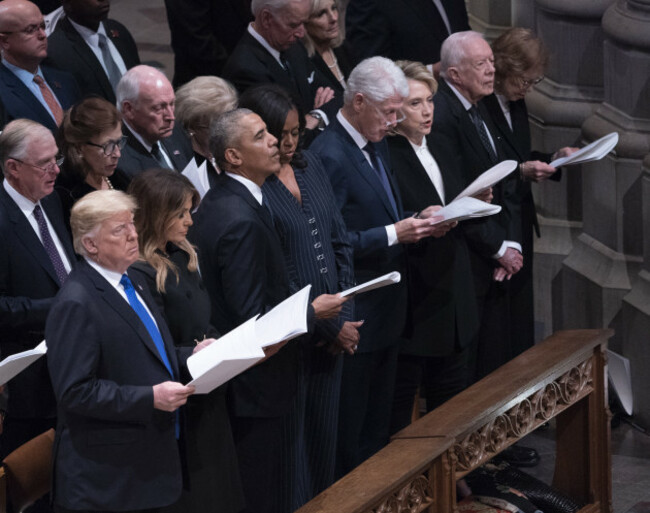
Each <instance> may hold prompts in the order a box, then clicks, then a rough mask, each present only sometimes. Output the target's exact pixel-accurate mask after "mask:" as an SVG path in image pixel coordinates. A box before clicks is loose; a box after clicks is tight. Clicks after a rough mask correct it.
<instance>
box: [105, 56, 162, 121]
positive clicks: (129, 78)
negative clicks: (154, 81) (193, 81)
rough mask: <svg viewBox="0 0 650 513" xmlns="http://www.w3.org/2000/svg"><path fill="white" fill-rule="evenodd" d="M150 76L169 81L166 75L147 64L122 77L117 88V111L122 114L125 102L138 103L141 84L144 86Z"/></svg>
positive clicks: (134, 68)
mask: <svg viewBox="0 0 650 513" xmlns="http://www.w3.org/2000/svg"><path fill="white" fill-rule="evenodd" d="M148 76H149V77H151V76H161V77H163V78H164V79H165V80H167V77H166V76H165V74H164V73H162V72H161V71H160V70H158V69H156V68H154V67H152V66H147V65H145V64H140V65H139V66H134V67H133V68H131V69H130V70H128V71H127V72H126V73H124V75H122V78H121V79H120V81H119V83H118V84H117V87H116V88H115V97H116V102H115V103H116V104H117V110H119V111H120V112H122V104H123V103H124V102H131V103H138V97H139V96H140V84H142V82H144V81H145V80H146V79H147V77H148Z"/></svg>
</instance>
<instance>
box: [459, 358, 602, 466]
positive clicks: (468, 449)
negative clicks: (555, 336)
mask: <svg viewBox="0 0 650 513" xmlns="http://www.w3.org/2000/svg"><path fill="white" fill-rule="evenodd" d="M592 360H593V357H592V358H589V359H588V360H586V361H584V362H583V363H581V364H580V365H577V366H576V367H573V368H571V369H570V370H569V371H567V372H565V373H564V374H562V375H561V376H560V377H558V378H557V379H556V380H554V381H552V382H550V383H548V384H547V385H546V386H545V387H544V388H542V389H540V390H538V391H537V392H535V393H534V394H532V395H530V396H528V397H526V398H525V399H523V400H522V401H520V402H519V403H518V404H516V405H515V406H513V407H512V408H510V409H509V410H508V411H507V412H505V413H503V414H502V415H499V416H498V417H496V418H494V419H492V420H491V421H489V422H488V423H487V424H485V425H484V426H482V427H480V428H478V429H477V430H475V431H473V432H472V433H469V434H468V435H466V436H464V437H463V438H462V439H461V440H458V441H457V443H456V445H455V446H454V452H455V453H456V457H457V458H458V462H457V466H456V470H457V472H458V473H459V474H461V475H465V474H467V473H468V472H470V471H472V470H474V469H475V468H477V467H478V466H480V465H482V464H483V463H485V462H486V461H488V460H489V459H490V458H492V457H493V456H494V455H496V454H497V453H499V452H500V451H502V450H503V449H505V448H506V447H508V446H509V445H512V444H513V443H515V442H516V441H517V440H519V439H520V438H522V437H524V436H525V435H526V434H528V433H530V432H531V431H533V430H534V429H535V428H537V427H538V426H539V425H540V424H543V423H545V422H547V421H548V420H549V419H551V418H553V417H555V416H556V415H557V414H558V413H560V412H561V411H563V410H565V409H566V408H568V407H569V406H571V405H572V404H574V403H576V402H577V401H579V400H580V399H582V398H583V397H585V396H587V395H589V394H590V393H591V392H592V391H593V361H592Z"/></svg>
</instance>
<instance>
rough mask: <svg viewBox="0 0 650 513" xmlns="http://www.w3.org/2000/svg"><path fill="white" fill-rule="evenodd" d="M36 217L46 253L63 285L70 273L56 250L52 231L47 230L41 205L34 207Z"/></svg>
mask: <svg viewBox="0 0 650 513" xmlns="http://www.w3.org/2000/svg"><path fill="white" fill-rule="evenodd" d="M34 217H35V218H36V223H37V224H38V231H39V232H41V238H42V239H43V247H44V248H45V252H46V253H47V256H48V257H49V258H50V261H51V262H52V265H53V266H54V270H55V271H56V276H57V278H58V279H59V284H60V285H63V283H64V282H65V280H66V278H67V277H68V271H66V269H65V265H63V260H62V259H61V255H60V254H59V251H58V250H57V249H56V244H55V243H54V239H52V235H50V230H48V228H47V221H46V220H45V217H44V216H43V212H42V210H41V206H40V205H36V206H35V207H34Z"/></svg>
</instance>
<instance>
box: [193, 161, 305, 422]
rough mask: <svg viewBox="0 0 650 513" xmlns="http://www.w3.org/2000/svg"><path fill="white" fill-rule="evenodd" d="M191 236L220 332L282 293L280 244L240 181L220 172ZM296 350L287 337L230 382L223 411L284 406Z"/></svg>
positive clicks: (256, 413) (280, 410)
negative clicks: (281, 345) (272, 352)
mask: <svg viewBox="0 0 650 513" xmlns="http://www.w3.org/2000/svg"><path fill="white" fill-rule="evenodd" d="M194 219H195V220H194V226H193V227H192V229H191V231H190V237H191V240H192V241H193V242H194V243H195V244H196V245H197V246H198V247H199V249H200V258H201V274H202V276H203V281H204V283H205V286H206V288H207V289H208V292H209V294H210V298H211V300H212V324H213V325H214V326H215V328H216V329H217V330H218V331H219V332H220V333H227V332H229V331H230V330H232V329H233V328H235V327H237V326H238V325H240V324H241V323H243V322H245V321H247V320H248V319H250V318H251V317H254V316H255V315H257V314H262V313H264V312H266V311H268V310H270V309H271V308H273V307H274V306H275V305H277V304H278V303H280V302H281V301H283V300H284V299H286V298H287V297H288V296H289V279H288V276H287V271H286V268H285V263H284V255H283V252H282V245H281V243H280V240H279V238H278V236H277V233H276V231H275V228H274V226H273V221H272V219H271V215H270V214H269V212H268V210H267V209H266V208H262V207H261V206H260V205H259V203H257V201H256V200H255V198H254V197H253V196H252V194H251V193H250V192H249V191H248V190H247V189H246V187H245V186H244V185H242V184H241V183H239V182H237V181H236V180H234V179H232V178H230V177H229V176H227V175H225V174H223V175H219V180H218V183H217V186H216V187H213V188H211V189H210V191H208V193H207V194H206V195H205V197H204V198H203V200H202V201H201V205H200V207H199V209H198V211H197V213H196V216H195V218H194ZM297 349H298V346H297V344H295V343H293V344H292V343H290V344H288V345H287V346H285V347H284V348H282V350H280V351H279V352H278V353H277V354H275V355H274V356H272V357H271V358H269V359H268V360H267V361H265V362H264V363H261V364H259V365H255V366H254V367H251V368H250V369H248V370H247V371H246V372H244V373H243V374H240V375H239V376H237V377H236V378H235V379H233V380H232V381H231V382H230V390H229V400H230V406H231V411H232V412H233V413H234V414H235V415H236V416H242V417H278V416H281V415H282V414H284V413H286V412H287V411H288V409H289V407H290V405H291V403H292V401H293V396H294V394H295V391H296V386H297V370H298V367H297V365H298V361H297Z"/></svg>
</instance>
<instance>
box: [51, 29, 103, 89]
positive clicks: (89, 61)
mask: <svg viewBox="0 0 650 513" xmlns="http://www.w3.org/2000/svg"><path fill="white" fill-rule="evenodd" d="M59 23H60V24H61V30H62V31H63V33H64V34H65V35H66V37H67V38H68V39H69V40H70V45H71V46H72V49H73V50H74V51H75V52H76V53H77V55H78V56H79V58H80V59H81V60H82V61H83V62H84V64H85V65H86V67H87V68H88V69H89V70H90V72H91V73H92V74H93V75H94V76H95V78H96V79H97V81H98V82H99V83H100V84H101V86H102V90H103V91H104V96H113V95H115V92H114V91H113V88H112V87H111V84H110V82H109V81H108V77H107V76H106V72H105V71H104V68H102V65H101V63H100V62H99V61H98V60H97V57H96V56H95V54H94V53H93V51H92V50H91V49H90V48H89V47H88V45H87V44H86V42H85V41H84V39H83V38H82V37H81V35H80V34H79V32H77V30H76V29H75V28H74V27H73V26H72V23H70V20H69V19H68V18H63V19H62V20H61V21H60V22H59Z"/></svg>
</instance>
